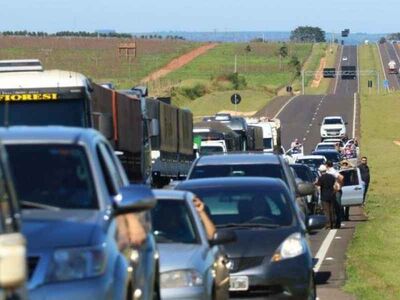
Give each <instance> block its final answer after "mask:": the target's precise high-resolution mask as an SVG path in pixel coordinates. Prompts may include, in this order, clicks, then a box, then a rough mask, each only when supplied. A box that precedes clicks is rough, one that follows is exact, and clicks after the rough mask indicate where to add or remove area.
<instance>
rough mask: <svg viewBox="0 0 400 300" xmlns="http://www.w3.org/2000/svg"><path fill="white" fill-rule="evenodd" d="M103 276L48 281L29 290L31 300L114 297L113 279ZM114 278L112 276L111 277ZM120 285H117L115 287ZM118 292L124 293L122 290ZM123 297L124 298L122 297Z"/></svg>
mask: <svg viewBox="0 0 400 300" xmlns="http://www.w3.org/2000/svg"><path fill="white" fill-rule="evenodd" d="M105 277H106V276H101V277H98V278H91V279H85V280H75V281H68V282H61V283H47V284H45V285H42V286H39V287H37V288H33V289H31V290H29V299H31V300H39V299H40V300H53V299H54V300H56V299H57V300H64V299H65V300H71V299H74V300H80V299H82V300H84V299H85V300H86V299H99V300H101V299H112V298H114V297H115V296H114V295H115V293H114V290H113V289H114V287H113V286H114V284H113V282H112V280H108V279H106V278H105ZM111 279H112V278H111ZM117 286H120V285H115V287H117ZM118 294H124V292H122V293H121V292H120V293H118ZM121 299H123V298H121Z"/></svg>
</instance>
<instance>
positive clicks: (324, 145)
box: [315, 141, 336, 151]
mask: <svg viewBox="0 0 400 300" xmlns="http://www.w3.org/2000/svg"><path fill="white" fill-rule="evenodd" d="M320 150H336V143H332V142H325V141H324V142H322V143H319V144H317V146H315V151H320Z"/></svg>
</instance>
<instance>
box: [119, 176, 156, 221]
mask: <svg viewBox="0 0 400 300" xmlns="http://www.w3.org/2000/svg"><path fill="white" fill-rule="evenodd" d="M156 204H157V200H156V198H155V196H154V194H153V192H152V191H151V189H149V188H148V187H147V186H145V185H136V184H131V185H128V186H125V187H122V188H121V189H120V190H119V193H118V195H116V196H115V197H114V216H118V215H123V214H128V213H137V212H142V211H145V210H149V209H152V208H153V207H154V206H155V205H156Z"/></svg>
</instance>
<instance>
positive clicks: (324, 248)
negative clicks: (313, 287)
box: [314, 229, 337, 272]
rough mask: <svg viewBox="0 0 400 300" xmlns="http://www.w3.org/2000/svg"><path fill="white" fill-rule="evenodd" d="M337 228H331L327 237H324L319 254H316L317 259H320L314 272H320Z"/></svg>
mask: <svg viewBox="0 0 400 300" xmlns="http://www.w3.org/2000/svg"><path fill="white" fill-rule="evenodd" d="M336 232H337V229H331V230H330V231H329V233H328V235H327V236H326V238H325V239H324V241H323V242H322V245H321V247H320V248H319V250H318V252H317V255H316V256H315V258H316V259H318V262H317V264H316V265H315V267H314V272H318V271H319V269H320V268H321V266H322V263H323V261H324V259H325V256H326V254H327V253H328V250H329V247H330V245H331V243H332V241H333V239H334V238H335V235H336Z"/></svg>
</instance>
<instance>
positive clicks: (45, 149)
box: [0, 127, 158, 300]
mask: <svg viewBox="0 0 400 300" xmlns="http://www.w3.org/2000/svg"><path fill="white" fill-rule="evenodd" d="M0 139H2V140H3V141H4V144H5V146H6V149H7V151H8V153H9V158H10V166H11V171H12V174H13V175H14V180H15V187H16V193H17V196H18V199H19V203H20V205H21V207H22V231H23V233H24V235H25V236H26V238H27V241H28V267H29V278H28V280H29V283H28V289H29V299H33V300H35V299H49V300H51V299H57V300H60V299H61V300H62V299H68V300H69V299H74V300H79V299H121V300H122V299H124V300H125V299H127V297H128V298H129V297H131V299H134V298H140V299H153V297H154V296H157V294H158V287H157V279H158V270H157V264H158V263H157V259H156V257H157V249H156V244H155V240H154V237H153V235H152V234H151V232H150V227H151V226H150V225H151V224H150V222H149V215H148V213H147V212H143V213H140V212H142V211H144V210H147V209H150V208H152V207H153V206H154V205H155V204H156V200H155V198H154V195H153V193H152V192H151V190H150V189H149V188H147V187H144V186H140V185H129V182H128V180H127V177H126V174H125V172H124V171H123V168H122V166H121V164H120V163H119V160H118V158H117V157H116V156H115V154H114V151H113V149H112V148H111V146H110V145H109V144H108V142H107V140H106V139H105V138H104V137H103V136H102V135H101V134H99V133H98V132H97V131H95V130H92V129H80V128H72V127H69V128H67V127H10V128H3V129H1V130H0ZM135 212H136V213H137V214H136V215H134V214H133V213H135ZM139 234H140V236H141V237H142V241H141V242H139V243H138V242H134V241H132V239H138V238H140V236H139ZM139 296H140V297H139Z"/></svg>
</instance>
